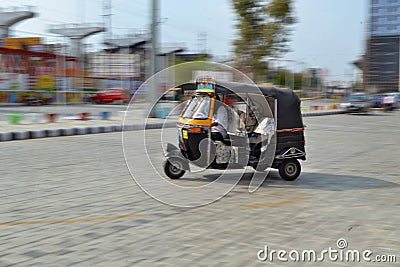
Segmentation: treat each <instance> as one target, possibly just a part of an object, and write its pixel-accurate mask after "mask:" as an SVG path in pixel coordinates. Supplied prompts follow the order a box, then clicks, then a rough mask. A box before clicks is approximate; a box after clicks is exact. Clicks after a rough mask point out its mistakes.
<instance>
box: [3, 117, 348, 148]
mask: <svg viewBox="0 0 400 267" xmlns="http://www.w3.org/2000/svg"><path fill="white" fill-rule="evenodd" d="M344 113H348V112H347V111H345V110H334V111H332V110H331V111H325V112H308V113H303V117H311V116H326V115H335V114H344ZM175 126H176V122H174V121H169V122H165V123H163V122H152V123H147V124H146V125H144V124H125V125H113V126H91V127H75V128H60V129H45V130H26V131H15V132H0V142H4V141H13V140H25V139H37V138H46V137H57V136H72V135H84V134H99V133H113V132H121V131H137V130H144V129H161V128H173V127H175Z"/></svg>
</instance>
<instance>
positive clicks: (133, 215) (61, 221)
mask: <svg viewBox="0 0 400 267" xmlns="http://www.w3.org/2000/svg"><path fill="white" fill-rule="evenodd" d="M139 216H143V214H128V215H115V216H103V217H93V218H81V219H69V220H47V221H31V222H29V221H27V222H18V221H17V222H5V223H0V226H15V225H30V224H56V223H79V222H91V221H101V220H112V219H124V218H135V217H139Z"/></svg>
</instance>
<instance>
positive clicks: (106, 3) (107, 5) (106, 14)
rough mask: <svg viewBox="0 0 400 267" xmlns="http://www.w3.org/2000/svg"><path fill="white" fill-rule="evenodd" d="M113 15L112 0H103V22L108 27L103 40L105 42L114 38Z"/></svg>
mask: <svg viewBox="0 0 400 267" xmlns="http://www.w3.org/2000/svg"><path fill="white" fill-rule="evenodd" d="M111 15H112V12H111V0H103V24H104V27H105V28H106V31H105V34H104V40H103V42H104V43H105V42H106V41H107V40H111V39H112V29H111Z"/></svg>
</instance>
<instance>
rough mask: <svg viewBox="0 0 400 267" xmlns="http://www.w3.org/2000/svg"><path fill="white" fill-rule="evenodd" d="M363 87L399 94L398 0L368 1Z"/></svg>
mask: <svg viewBox="0 0 400 267" xmlns="http://www.w3.org/2000/svg"><path fill="white" fill-rule="evenodd" d="M370 1H371V2H370V3H371V4H370V10H369V22H370V23H369V29H368V38H367V48H366V49H367V51H366V56H365V61H364V66H363V70H364V84H365V88H366V89H367V90H368V91H370V92H387V91H399V89H400V88H399V83H400V80H399V74H400V73H399V69H400V62H399V58H400V0H370Z"/></svg>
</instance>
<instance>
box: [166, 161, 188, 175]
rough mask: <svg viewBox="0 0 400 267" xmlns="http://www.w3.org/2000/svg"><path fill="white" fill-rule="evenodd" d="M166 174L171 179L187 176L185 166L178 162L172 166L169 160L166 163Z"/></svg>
mask: <svg viewBox="0 0 400 267" xmlns="http://www.w3.org/2000/svg"><path fill="white" fill-rule="evenodd" d="M164 172H165V174H166V175H167V176H168V177H169V178H171V179H179V178H181V177H182V176H183V175H184V174H185V170H183V165H182V164H181V162H179V161H178V160H176V161H174V163H173V164H172V163H171V162H170V161H169V160H166V161H165V162H164Z"/></svg>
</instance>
